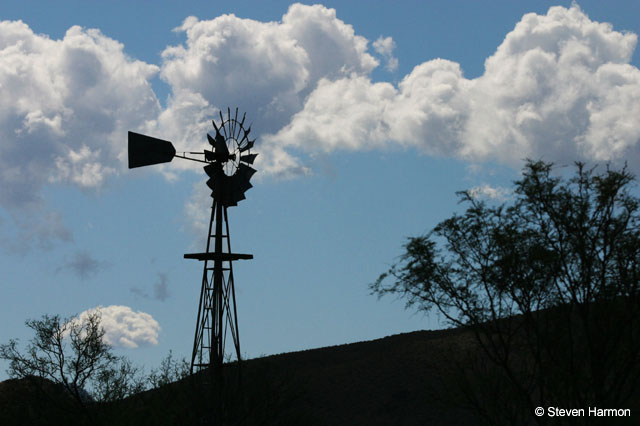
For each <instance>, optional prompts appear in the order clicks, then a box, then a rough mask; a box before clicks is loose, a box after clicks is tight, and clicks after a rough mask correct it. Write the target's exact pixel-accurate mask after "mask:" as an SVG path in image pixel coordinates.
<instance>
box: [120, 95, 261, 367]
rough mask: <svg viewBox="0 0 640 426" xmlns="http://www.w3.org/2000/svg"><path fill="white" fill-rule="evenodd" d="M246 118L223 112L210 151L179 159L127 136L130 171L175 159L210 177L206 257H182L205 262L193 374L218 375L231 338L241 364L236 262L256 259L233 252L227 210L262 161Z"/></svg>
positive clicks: (166, 146)
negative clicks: (196, 166) (257, 161)
mask: <svg viewBox="0 0 640 426" xmlns="http://www.w3.org/2000/svg"><path fill="white" fill-rule="evenodd" d="M245 118H246V115H243V116H242V119H241V120H238V109H237V108H236V110H235V115H234V116H233V117H232V115H231V110H230V109H227V117H226V118H225V117H224V116H223V114H222V112H220V124H219V125H217V124H216V122H215V120H212V123H213V128H214V129H215V136H211V135H209V134H207V140H208V141H209V144H210V145H211V148H212V149H211V150H204V151H202V152H185V153H181V154H182V155H178V154H177V153H176V151H175V148H174V147H173V144H172V143H171V142H169V141H164V140H161V139H156V138H152V137H149V136H145V135H141V134H138V133H134V132H129V168H134V167H141V166H147V165H151V164H158V163H165V162H169V161H171V160H172V159H173V157H178V158H183V159H186V160H191V161H198V162H202V163H206V164H207V165H206V166H204V171H205V172H206V174H207V175H208V176H209V180H207V186H208V187H209V188H210V189H211V197H212V198H213V204H212V206H211V218H210V220H209V231H208V234H207V243H206V251H205V252H203V253H191V254H185V255H184V257H185V259H197V260H200V261H203V262H204V267H203V272H202V284H201V289H200V301H199V304H198V315H197V320H196V331H195V336H194V340H193V351H192V354H191V373H194V372H196V371H199V370H201V369H204V368H208V367H212V368H213V369H214V370H215V371H220V369H221V368H222V363H223V361H224V358H225V343H226V339H227V333H229V335H230V337H231V340H232V341H233V346H234V349H235V355H236V358H237V360H238V361H240V359H241V355H240V336H239V331H238V313H237V309H236V294H235V284H234V280H233V262H234V261H236V260H244V259H253V255H250V254H242V253H233V252H232V251H231V237H230V234H229V220H228V215H227V208H228V207H232V206H237V205H238V202H239V201H241V200H244V199H245V196H244V193H245V192H246V191H247V190H249V189H250V188H251V187H252V185H251V183H250V179H251V176H253V174H254V173H255V172H256V170H255V169H253V168H252V167H251V164H253V161H254V160H255V158H256V156H257V155H258V154H252V153H251V148H253V145H254V143H255V139H253V140H251V139H250V138H249V134H250V132H251V127H250V126H249V127H248V128H246V129H245V127H244V122H245ZM187 154H189V155H191V156H193V155H197V156H199V158H193V157H191V156H187ZM200 156H201V157H200Z"/></svg>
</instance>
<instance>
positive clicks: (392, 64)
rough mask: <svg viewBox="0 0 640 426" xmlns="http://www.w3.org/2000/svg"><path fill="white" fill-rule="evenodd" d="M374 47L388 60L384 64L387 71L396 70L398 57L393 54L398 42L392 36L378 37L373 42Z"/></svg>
mask: <svg viewBox="0 0 640 426" xmlns="http://www.w3.org/2000/svg"><path fill="white" fill-rule="evenodd" d="M373 48H374V49H375V51H376V52H378V54H379V55H381V56H382V57H383V58H384V59H385V60H386V62H387V64H386V65H385V66H384V67H385V68H386V69H387V71H391V72H393V71H395V70H397V69H398V58H396V57H394V56H393V49H395V48H396V42H395V41H393V39H392V38H391V37H382V36H380V37H378V39H377V40H376V41H374V42H373Z"/></svg>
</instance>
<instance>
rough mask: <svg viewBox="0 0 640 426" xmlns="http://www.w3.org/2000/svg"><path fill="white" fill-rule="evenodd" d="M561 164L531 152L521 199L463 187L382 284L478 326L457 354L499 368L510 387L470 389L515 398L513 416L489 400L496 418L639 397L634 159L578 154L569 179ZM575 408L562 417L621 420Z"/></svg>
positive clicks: (622, 403)
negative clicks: (582, 159) (611, 162)
mask: <svg viewBox="0 0 640 426" xmlns="http://www.w3.org/2000/svg"><path fill="white" fill-rule="evenodd" d="M553 169H554V168H553V165H552V164H548V163H544V162H532V161H528V162H527V164H526V166H525V168H524V171H523V176H522V178H521V179H520V180H519V181H516V182H515V190H514V194H513V200H512V201H511V202H510V203H505V204H502V205H498V206H495V205H488V204H487V203H485V202H483V201H480V200H478V199H476V198H475V197H474V196H473V195H472V194H471V193H470V192H469V191H466V192H460V193H458V195H459V197H460V198H461V202H462V203H465V204H466V205H467V206H468V207H467V209H466V211H465V212H464V214H461V215H458V214H454V215H453V216H452V217H451V218H449V219H447V220H445V221H443V222H441V223H440V224H438V225H437V226H436V227H435V228H434V229H433V230H432V231H431V232H429V233H427V234H426V235H422V236H418V237H414V238H410V239H409V240H408V242H407V243H406V245H405V246H404V250H405V251H404V254H403V255H402V256H401V257H400V258H399V261H398V262H397V263H395V264H394V265H392V266H391V268H390V269H389V270H388V271H387V272H386V273H384V274H382V275H381V276H380V277H379V278H378V280H377V281H376V282H375V283H373V284H372V285H371V289H372V291H373V292H374V293H376V294H378V295H379V296H382V295H385V294H389V293H392V294H396V295H399V296H401V297H403V298H406V301H407V306H412V307H416V308H418V309H421V310H424V311H433V310H434V311H437V312H439V313H440V314H441V315H443V316H444V317H445V318H446V319H447V320H448V322H449V323H450V324H451V325H453V326H456V327H463V328H465V329H466V330H468V331H469V332H470V333H471V334H472V336H473V341H474V343H475V344H474V346H473V348H472V350H470V351H468V352H466V354H458V355H457V356H458V359H459V360H460V359H463V358H465V357H469V356H470V354H476V355H474V358H473V360H472V361H471V362H469V363H468V364H467V366H471V365H476V366H477V365H479V364H481V365H482V368H484V369H485V370H486V369H487V368H489V370H488V371H490V374H488V375H487V376H491V378H492V380H499V381H500V386H503V387H502V388H501V389H500V392H499V395H497V394H496V393H494V394H492V395H488V394H486V393H484V390H479V389H480V388H478V389H476V392H469V389H466V390H465V393H467V394H471V396H472V399H474V401H473V403H474V405H475V406H476V407H479V408H482V407H483V406H484V407H486V406H488V404H489V402H491V401H490V400H492V401H493V402H495V401H496V398H506V400H507V404H503V405H510V406H512V407H515V408H514V412H515V414H514V413H510V414H512V415H511V416H506V414H505V413H504V412H502V413H499V412H497V411H499V410H494V412H485V413H484V414H485V415H486V418H487V419H488V422H490V423H492V424H536V423H537V424H545V423H546V422H548V421H550V420H551V419H549V417H547V416H543V417H536V416H534V415H533V413H534V408H535V407H539V406H541V407H549V406H553V407H564V408H578V409H580V408H582V409H588V407H601V408H632V407H630V404H637V403H638V402H639V401H638V385H639V384H640V331H639V330H640V303H639V302H640V291H639V289H640V212H639V206H640V200H639V199H638V198H637V197H634V196H633V195H632V194H631V189H632V184H633V182H634V180H635V178H634V176H633V175H632V174H631V173H629V172H628V170H627V169H626V167H625V168H623V169H621V170H617V171H616V170H611V169H610V168H609V167H607V168H606V170H604V171H603V172H601V173H599V174H598V173H596V172H595V171H596V168H592V169H587V168H585V166H584V164H581V163H577V164H576V173H575V175H573V176H572V177H570V178H568V179H566V178H563V177H561V176H554V171H553ZM474 351H475V352H474ZM467 360H468V359H467ZM459 365H461V366H464V364H463V363H460V364H459ZM467 373H469V371H467V372H465V374H466V376H467V377H473V372H471V373H472V374H471V375H469V374H467ZM498 375H499V376H498ZM478 377H479V376H478ZM476 385H478V383H476ZM638 408H640V407H638ZM517 413H520V414H519V416H520V418H518V415H517ZM636 415H637V414H636ZM566 419H567V418H564V419H561V418H554V419H553V421H554V423H553V424H562V421H568V423H567V424H578V422H584V423H585V424H586V423H587V422H590V423H589V424H596V422H597V421H598V420H601V419H602V420H605V422H606V424H612V419H611V418H600V419H598V418H596V419H594V418H593V417H586V416H585V417H581V418H569V419H568V420H566ZM616 420H629V419H616Z"/></svg>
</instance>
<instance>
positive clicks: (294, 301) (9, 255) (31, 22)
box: [0, 1, 640, 379]
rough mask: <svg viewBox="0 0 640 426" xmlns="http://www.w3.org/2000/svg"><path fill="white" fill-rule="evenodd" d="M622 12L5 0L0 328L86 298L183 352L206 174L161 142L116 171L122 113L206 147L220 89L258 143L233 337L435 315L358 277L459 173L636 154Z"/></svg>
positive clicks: (252, 345) (443, 214)
mask: <svg viewBox="0 0 640 426" xmlns="http://www.w3.org/2000/svg"><path fill="white" fill-rule="evenodd" d="M553 6H561V7H560V8H552V7H553ZM225 14H227V15H225ZM230 14H232V15H230ZM638 16H640V6H639V4H638V3H637V2H626V1H610V2H606V3H605V2H597V1H583V2H580V3H579V6H578V5H577V4H573V5H572V3H571V2H567V1H559V2H546V1H536V2H513V1H492V2H471V1H447V2H420V1H415V2H414V1H406V2H400V3H398V2H396V3H392V2H379V3H375V5H374V6H372V2H367V1H351V2H349V1H345V2H326V3H323V4H322V5H315V6H310V5H305V4H291V3H289V2H278V1H274V2H257V1H238V2H211V1H202V2H182V4H180V3H179V2H169V1H156V2H146V1H145V2H134V3H133V4H131V2H124V1H122V2H121V1H112V2H97V1H62V2H56V3H55V6H54V3H53V2H44V1H24V2H12V4H11V5H3V7H2V9H1V10H0V21H2V22H1V23H0V90H2V95H3V96H2V98H1V99H0V270H2V274H1V275H0V324H1V327H0V342H6V341H7V340H8V339H10V338H13V337H19V338H21V339H22V340H23V341H24V340H27V339H28V338H29V337H30V334H29V332H28V330H27V329H26V327H25V326H24V321H25V320H26V319H28V318H37V317H40V316H41V315H42V314H44V313H57V314H61V315H63V316H69V315H74V314H80V313H81V312H84V311H86V310H90V309H94V308H96V307H98V306H102V307H103V309H104V311H103V315H104V316H105V317H106V320H107V322H106V323H107V327H108V330H107V331H108V333H109V334H108V335H109V337H110V339H111V341H112V343H113V344H114V346H116V347H117V348H118V349H117V350H118V351H119V353H122V354H124V355H127V356H128V357H130V358H131V359H132V360H134V361H135V362H136V363H139V364H143V365H147V366H148V367H149V368H150V367H152V366H155V365H157V364H158V363H159V361H160V360H161V358H163V357H164V356H166V354H167V353H168V351H169V350H170V349H171V350H173V352H174V353H175V354H177V355H179V356H188V355H189V354H190V352H191V347H192V343H193V333H194V327H195V319H196V318H195V316H196V310H197V302H198V296H199V290H200V280H201V274H202V270H201V266H202V265H201V264H199V263H198V262H196V261H188V260H184V259H183V258H182V255H183V254H184V253H190V252H196V251H201V250H202V248H203V237H204V235H203V234H204V232H203V230H202V229H203V226H204V225H203V223H204V222H205V221H206V220H207V219H208V215H209V212H208V207H209V206H210V202H211V199H210V198H209V196H208V191H207V188H206V186H205V185H204V180H205V179H204V177H205V176H204V173H203V172H202V169H201V168H199V167H193V165H191V164H188V163H187V162H184V161H180V160H178V159H176V160H174V161H173V162H172V163H171V164H169V165H166V166H153V167H148V168H146V169H136V170H128V169H127V168H126V132H127V130H134V131H140V132H143V133H147V134H150V135H153V136H157V137H161V138H165V139H170V140H172V141H173V142H174V144H175V145H176V147H177V148H178V150H201V149H202V148H203V147H204V144H205V143H206V140H205V133H206V131H209V130H210V129H209V126H210V124H209V118H211V117H212V115H213V114H216V113H217V110H218V108H225V109H226V107H227V106H230V107H232V108H233V107H236V106H237V107H239V108H240V110H241V111H247V116H248V119H249V120H253V123H254V126H253V132H252V133H255V135H256V136H257V137H258V143H257V145H256V151H257V152H259V153H260V156H259V157H258V158H259V159H260V161H257V162H256V168H257V169H258V170H259V172H258V174H256V175H255V177H254V179H253V183H254V188H253V189H251V190H250V191H249V192H248V193H247V200H245V201H242V202H241V203H240V204H239V205H238V207H233V208H231V209H230V210H229V217H230V226H231V235H232V246H233V248H234V250H235V251H238V252H245V253H253V254H254V257H255V258H254V260H252V261H248V262H242V263H239V264H237V265H236V267H235V279H236V291H237V297H238V315H239V328H240V337H241V348H242V352H243V354H244V355H245V356H247V357H255V356H259V355H261V354H274V353H281V352H289V351H294V350H302V349H309V348H315V347H322V346H327V345H336V344H342V343H348V342H355V341H360V340H367V339H374V338H379V337H383V336H387V335H390V334H395V333H400V332H408V331H413V330H418V329H428V328H439V327H442V326H443V324H442V323H441V322H439V318H438V317H437V316H435V315H434V316H424V315H423V314H415V313H413V312H410V311H405V310H404V303H403V301H401V300H392V299H382V300H377V298H376V297H374V296H371V295H369V291H368V288H367V286H368V284H369V283H371V282H372V281H374V280H375V279H376V277H377V276H378V275H379V274H380V273H382V272H384V271H385V270H386V268H387V267H388V266H389V264H391V263H392V262H393V261H394V259H395V258H396V256H398V255H399V254H401V252H402V244H403V243H404V241H405V240H406V238H407V237H408V236H412V235H417V234H420V233H423V232H426V231H428V230H429V229H431V228H432V227H433V226H435V225H436V224H437V223H438V222H439V221H441V220H443V219H445V218H447V217H448V216H450V215H451V214H452V213H453V212H455V211H459V210H460V208H461V207H460V206H459V205H458V204H457V198H456V196H455V191H458V190H464V189H473V190H474V191H475V193H477V194H478V196H479V197H484V198H487V199H495V200H497V201H502V200H503V199H505V197H508V191H507V190H508V188H509V187H510V184H511V182H512V181H513V180H514V179H517V177H518V172H519V170H520V168H521V166H522V159H523V158H525V157H531V158H543V159H545V160H548V161H555V162H557V163H558V164H561V165H566V164H571V163H572V162H573V161H574V160H583V161H589V162H592V163H594V162H599V163H602V162H606V161H611V162H613V163H614V164H620V163H621V162H622V161H624V160H626V161H628V163H629V166H630V167H631V168H632V170H633V171H634V172H636V173H638V171H639V170H640V162H639V161H638V158H640V157H639V156H638V154H639V151H640V122H639V121H638V119H637V117H638V116H640V70H639V69H638V67H639V65H640V63H639V59H638V54H637V53H635V48H636V43H637V36H636V34H638V33H640V23H639V22H638V19H637V17H638ZM605 23H608V24H605ZM5 368H6V364H3V363H0V369H1V370H2V371H1V372H0V379H2V378H4V377H6V375H5V373H4V370H5Z"/></svg>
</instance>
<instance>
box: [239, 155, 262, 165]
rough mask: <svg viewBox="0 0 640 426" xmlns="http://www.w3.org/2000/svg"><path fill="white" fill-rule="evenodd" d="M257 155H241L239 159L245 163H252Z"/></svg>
mask: <svg viewBox="0 0 640 426" xmlns="http://www.w3.org/2000/svg"><path fill="white" fill-rule="evenodd" d="M257 156H258V154H246V155H241V156H240V161H244V162H245V163H247V164H253V162H254V160H255V159H256V157H257Z"/></svg>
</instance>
